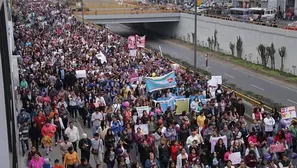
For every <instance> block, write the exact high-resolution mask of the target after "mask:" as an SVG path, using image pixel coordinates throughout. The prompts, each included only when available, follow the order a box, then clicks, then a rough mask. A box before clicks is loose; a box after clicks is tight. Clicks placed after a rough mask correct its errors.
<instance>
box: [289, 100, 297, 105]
mask: <svg viewBox="0 0 297 168" xmlns="http://www.w3.org/2000/svg"><path fill="white" fill-rule="evenodd" d="M287 100H288V101H289V102H291V103H294V104H297V102H295V101H293V100H290V99H287Z"/></svg>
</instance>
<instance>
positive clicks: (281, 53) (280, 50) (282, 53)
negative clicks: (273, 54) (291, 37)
mask: <svg viewBox="0 0 297 168" xmlns="http://www.w3.org/2000/svg"><path fill="white" fill-rule="evenodd" d="M278 53H279V56H280V57H281V71H284V57H285V56H286V47H285V46H282V47H281V48H279V49H278Z"/></svg>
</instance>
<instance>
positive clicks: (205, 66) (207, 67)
mask: <svg viewBox="0 0 297 168" xmlns="http://www.w3.org/2000/svg"><path fill="white" fill-rule="evenodd" d="M203 66H204V67H205V68H211V67H210V66H208V67H206V66H205V65H203Z"/></svg>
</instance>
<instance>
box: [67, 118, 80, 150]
mask: <svg viewBox="0 0 297 168" xmlns="http://www.w3.org/2000/svg"><path fill="white" fill-rule="evenodd" d="M65 135H66V136H67V137H68V138H69V142H71V143H72V145H73V149H74V151H77V141H78V140H79V132H78V128H77V127H76V126H74V124H73V121H70V122H69V127H67V128H66V129H65Z"/></svg>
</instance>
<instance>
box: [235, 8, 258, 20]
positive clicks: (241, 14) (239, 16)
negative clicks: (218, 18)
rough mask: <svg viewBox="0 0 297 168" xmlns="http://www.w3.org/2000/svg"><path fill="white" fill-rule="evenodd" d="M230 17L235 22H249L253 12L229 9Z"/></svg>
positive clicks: (245, 9)
mask: <svg viewBox="0 0 297 168" xmlns="http://www.w3.org/2000/svg"><path fill="white" fill-rule="evenodd" d="M230 17H231V18H232V19H234V20H237V21H242V22H249V21H252V20H253V11H252V10H250V9H247V8H231V9H230Z"/></svg>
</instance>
